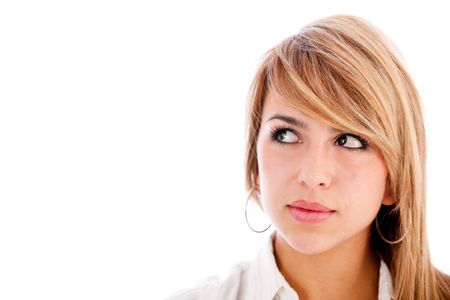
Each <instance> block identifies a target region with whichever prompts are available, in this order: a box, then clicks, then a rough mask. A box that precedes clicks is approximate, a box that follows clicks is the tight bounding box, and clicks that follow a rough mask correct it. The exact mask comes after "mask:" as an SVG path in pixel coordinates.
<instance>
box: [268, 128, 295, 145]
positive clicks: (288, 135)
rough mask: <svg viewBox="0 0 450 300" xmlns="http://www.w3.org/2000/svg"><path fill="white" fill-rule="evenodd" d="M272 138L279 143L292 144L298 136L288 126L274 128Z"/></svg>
mask: <svg viewBox="0 0 450 300" xmlns="http://www.w3.org/2000/svg"><path fill="white" fill-rule="evenodd" d="M272 140H273V141H275V142H277V143H280V144H294V143H297V142H298V140H299V138H298V136H297V134H295V133H294V132H293V131H292V130H291V129H289V128H276V129H275V130H274V131H273V132H272Z"/></svg>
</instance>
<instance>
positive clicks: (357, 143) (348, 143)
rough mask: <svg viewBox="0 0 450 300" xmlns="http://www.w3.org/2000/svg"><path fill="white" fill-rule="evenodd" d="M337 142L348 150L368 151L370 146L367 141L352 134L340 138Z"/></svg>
mask: <svg viewBox="0 0 450 300" xmlns="http://www.w3.org/2000/svg"><path fill="white" fill-rule="evenodd" d="M336 142H337V143H338V145H339V146H343V147H344V148H347V149H348V150H366V149H367V148H368V146H369V143H368V142H367V140H366V139H364V138H362V137H360V136H357V135H354V134H350V133H346V134H343V135H341V136H339V137H338V138H337V140H336ZM344 145H345V146H344Z"/></svg>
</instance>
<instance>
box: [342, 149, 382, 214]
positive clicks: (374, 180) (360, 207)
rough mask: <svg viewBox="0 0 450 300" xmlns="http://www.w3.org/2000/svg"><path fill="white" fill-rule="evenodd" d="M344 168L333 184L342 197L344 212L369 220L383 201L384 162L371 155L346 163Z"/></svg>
mask: <svg viewBox="0 0 450 300" xmlns="http://www.w3.org/2000/svg"><path fill="white" fill-rule="evenodd" d="M345 165H346V167H344V166H339V167H338V168H337V169H338V170H341V171H340V172H338V174H336V175H337V176H335V184H336V186H337V187H338V188H339V193H340V194H341V195H342V198H341V199H342V201H343V202H342V203H341V204H342V205H343V206H344V207H343V208H344V209H345V210H346V211H349V212H353V213H356V214H359V215H361V216H364V215H365V216H367V217H369V218H371V217H372V216H375V215H376V213H377V212H378V210H379V208H380V206H381V203H382V201H383V196H384V190H385V183H386V176H387V170H386V167H385V164H384V161H383V160H382V159H380V158H379V157H378V156H377V155H375V154H372V155H370V156H367V157H364V158H363V157H361V159H360V161H358V160H353V161H351V162H350V161H348V162H347V163H346V164H345Z"/></svg>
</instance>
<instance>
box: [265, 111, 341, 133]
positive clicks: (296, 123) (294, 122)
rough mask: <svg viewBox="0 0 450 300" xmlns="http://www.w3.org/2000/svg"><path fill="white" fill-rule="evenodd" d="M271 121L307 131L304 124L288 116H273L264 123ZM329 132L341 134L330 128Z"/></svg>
mask: <svg viewBox="0 0 450 300" xmlns="http://www.w3.org/2000/svg"><path fill="white" fill-rule="evenodd" d="M271 120H281V121H284V122H286V123H288V124H290V125H292V126H295V127H298V128H301V129H304V130H308V125H307V124H306V123H305V122H303V121H302V120H300V119H296V118H293V117H290V116H286V115H281V114H274V115H273V116H272V117H270V118H269V119H268V120H267V121H266V122H265V123H267V122H269V121H271ZM330 131H331V132H342V131H341V130H339V129H336V128H331V129H330Z"/></svg>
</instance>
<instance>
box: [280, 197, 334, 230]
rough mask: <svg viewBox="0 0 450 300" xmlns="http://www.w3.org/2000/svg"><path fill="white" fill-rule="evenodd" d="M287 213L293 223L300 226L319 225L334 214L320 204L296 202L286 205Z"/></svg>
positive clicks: (331, 210) (303, 201)
mask: <svg viewBox="0 0 450 300" xmlns="http://www.w3.org/2000/svg"><path fill="white" fill-rule="evenodd" d="M288 209H289V213H290V214H291V216H292V217H293V218H294V220H295V221H297V222H299V223H302V224H317V223H321V222H323V221H325V220H327V219H329V218H330V217H331V216H333V215H334V214H335V213H336V210H333V209H330V208H328V207H326V206H324V205H322V204H320V203H316V202H307V201H305V200H298V201H295V202H293V203H291V204H290V205H288Z"/></svg>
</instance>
